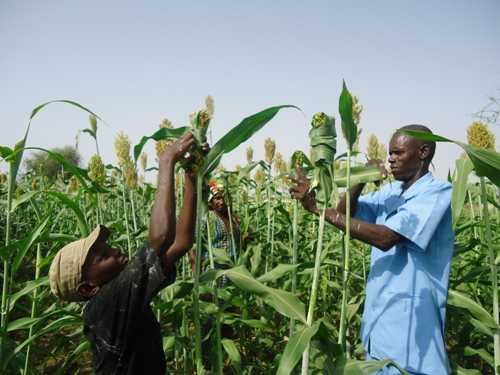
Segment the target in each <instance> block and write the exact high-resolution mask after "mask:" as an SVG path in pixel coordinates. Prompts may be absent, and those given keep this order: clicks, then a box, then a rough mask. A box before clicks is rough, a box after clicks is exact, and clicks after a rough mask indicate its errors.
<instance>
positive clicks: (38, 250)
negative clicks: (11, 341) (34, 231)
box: [24, 199, 43, 374]
mask: <svg viewBox="0 0 500 375" xmlns="http://www.w3.org/2000/svg"><path fill="white" fill-rule="evenodd" d="M31 204H32V205H33V208H34V211H35V212H36V214H37V217H38V220H40V219H41V215H40V211H39V210H38V208H37V207H36V205H35V204H34V200H33V199H32V200H31ZM42 259H43V258H42V245H41V244H38V245H37V246H36V263H35V265H36V267H35V281H36V280H38V279H39V278H40V267H38V265H39V264H40V262H41V261H42ZM38 313H39V312H38V287H37V288H35V290H33V302H32V304H31V318H35V317H37V316H38ZM34 330H35V326H31V327H30V329H29V333H28V339H30V338H31V337H32V336H33V332H34ZM30 352H31V343H30V344H28V348H27V349H26V361H25V363H24V374H28V365H29V357H30Z"/></svg>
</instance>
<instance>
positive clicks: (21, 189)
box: [14, 186, 24, 198]
mask: <svg viewBox="0 0 500 375" xmlns="http://www.w3.org/2000/svg"><path fill="white" fill-rule="evenodd" d="M23 194H24V189H23V188H22V187H21V186H18V187H17V189H16V191H15V193H14V195H15V196H16V198H19V197H20V196H21V195H23Z"/></svg>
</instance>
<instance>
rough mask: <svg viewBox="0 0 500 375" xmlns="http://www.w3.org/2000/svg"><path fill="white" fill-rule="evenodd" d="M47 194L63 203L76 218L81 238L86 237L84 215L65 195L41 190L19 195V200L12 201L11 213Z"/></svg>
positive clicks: (86, 228)
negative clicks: (35, 198)
mask: <svg viewBox="0 0 500 375" xmlns="http://www.w3.org/2000/svg"><path fill="white" fill-rule="evenodd" d="M41 194H48V195H52V196H54V197H56V198H58V199H59V200H60V201H61V202H62V203H64V204H65V205H66V206H67V207H69V208H70V209H71V210H72V211H73V212H74V214H75V216H76V221H77V224H78V228H79V229H80V233H81V235H82V238H83V237H87V236H88V235H89V230H88V226H87V221H86V220H85V215H84V213H83V212H82V210H81V209H80V207H79V206H78V204H77V203H76V202H75V201H73V200H72V199H71V198H70V197H68V196H67V195H66V194H61V193H58V192H55V191H50V190H42V191H30V192H29V193H26V194H23V195H21V196H20V197H19V198H17V199H14V200H13V202H12V211H14V210H15V209H16V208H17V207H18V206H19V205H20V204H22V203H24V202H26V201H28V200H30V199H31V198H33V197H34V196H36V195H41Z"/></svg>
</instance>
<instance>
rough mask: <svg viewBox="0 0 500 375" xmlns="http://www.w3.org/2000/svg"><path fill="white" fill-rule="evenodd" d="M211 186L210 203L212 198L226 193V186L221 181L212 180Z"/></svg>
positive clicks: (209, 184)
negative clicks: (222, 192)
mask: <svg viewBox="0 0 500 375" xmlns="http://www.w3.org/2000/svg"><path fill="white" fill-rule="evenodd" d="M208 186H209V188H210V189H209V192H210V194H209V197H208V201H209V202H210V201H211V200H212V198H213V197H214V196H215V194H217V193H218V192H219V191H225V190H226V189H225V188H224V184H222V183H221V182H220V181H216V180H212V181H210V182H209V183H208Z"/></svg>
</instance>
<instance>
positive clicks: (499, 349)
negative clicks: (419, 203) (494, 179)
mask: <svg viewBox="0 0 500 375" xmlns="http://www.w3.org/2000/svg"><path fill="white" fill-rule="evenodd" d="M480 180H481V193H482V196H483V212H484V224H485V227H486V243H487V245H488V256H489V259H490V264H489V266H490V271H491V286H492V293H493V319H495V323H496V324H497V326H498V325H499V323H500V320H499V315H498V313H499V311H498V279H497V277H498V276H497V272H498V271H497V266H496V264H495V253H494V252H493V241H492V236H491V226H490V218H489V212H488V196H487V193H486V184H485V182H484V177H480ZM493 353H494V363H495V373H496V374H497V375H498V373H499V371H500V370H499V369H500V329H499V328H495V329H494V330H493Z"/></svg>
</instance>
